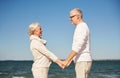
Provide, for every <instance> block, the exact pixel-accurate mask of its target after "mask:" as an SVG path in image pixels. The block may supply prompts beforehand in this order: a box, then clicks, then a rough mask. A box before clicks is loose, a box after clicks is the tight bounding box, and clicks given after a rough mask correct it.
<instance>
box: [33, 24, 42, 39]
mask: <svg viewBox="0 0 120 78" xmlns="http://www.w3.org/2000/svg"><path fill="white" fill-rule="evenodd" d="M34 35H37V36H39V37H41V36H42V28H41V27H40V25H38V26H37V28H36V29H35V32H34Z"/></svg>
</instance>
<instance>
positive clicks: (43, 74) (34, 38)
mask: <svg viewBox="0 0 120 78" xmlns="http://www.w3.org/2000/svg"><path fill="white" fill-rule="evenodd" d="M29 35H30V49H31V51H32V54H33V57H34V63H33V65H32V73H33V76H34V78H47V77H48V71H49V66H50V64H51V61H53V62H55V63H57V64H58V65H59V66H62V62H61V60H59V59H58V58H57V57H56V56H55V55H54V54H53V53H52V52H50V51H49V50H48V49H47V48H46V43H47V41H46V40H43V39H42V38H41V36H42V28H41V26H40V24H39V23H32V24H30V26H29Z"/></svg>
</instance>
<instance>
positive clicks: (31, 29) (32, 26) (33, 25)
mask: <svg viewBox="0 0 120 78" xmlns="http://www.w3.org/2000/svg"><path fill="white" fill-rule="evenodd" d="M39 25H40V24H39V23H37V22H35V23H32V24H30V25H29V35H30V36H31V35H33V34H34V31H35V29H36V28H37V26H39Z"/></svg>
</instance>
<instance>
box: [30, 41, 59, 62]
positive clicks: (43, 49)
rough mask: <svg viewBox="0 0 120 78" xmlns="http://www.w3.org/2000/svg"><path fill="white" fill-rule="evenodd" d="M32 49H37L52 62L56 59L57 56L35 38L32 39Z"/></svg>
mask: <svg viewBox="0 0 120 78" xmlns="http://www.w3.org/2000/svg"><path fill="white" fill-rule="evenodd" d="M32 49H34V50H37V51H38V52H40V53H41V54H43V55H45V56H46V57H48V58H49V59H51V60H52V61H53V62H55V61H56V60H57V59H58V58H57V56H55V55H54V54H53V53H52V52H50V51H49V50H48V49H47V48H46V46H45V45H44V44H42V43H41V42H38V41H37V40H33V48H32Z"/></svg>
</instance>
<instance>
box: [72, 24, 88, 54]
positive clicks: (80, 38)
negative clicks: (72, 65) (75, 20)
mask: <svg viewBox="0 0 120 78" xmlns="http://www.w3.org/2000/svg"><path fill="white" fill-rule="evenodd" d="M87 37H88V33H87V29H86V28H84V27H82V26H79V27H78V28H77V29H76V30H75V32H74V37H73V44H72V50H73V51H75V52H81V51H82V50H84V49H85V47H86V42H87V39H88V38H87Z"/></svg>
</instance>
